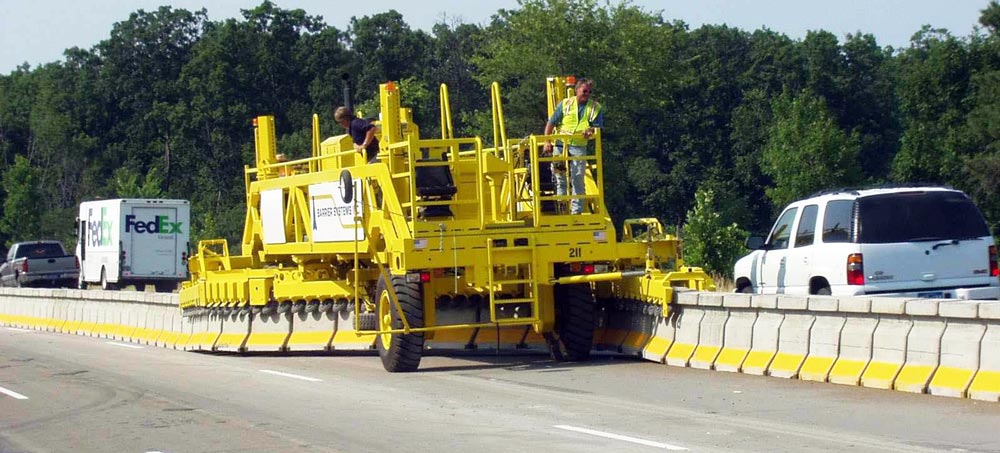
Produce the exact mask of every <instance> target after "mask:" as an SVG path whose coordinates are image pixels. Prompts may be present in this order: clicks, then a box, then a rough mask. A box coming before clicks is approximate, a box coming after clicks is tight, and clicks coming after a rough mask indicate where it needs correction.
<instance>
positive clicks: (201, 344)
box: [185, 332, 219, 351]
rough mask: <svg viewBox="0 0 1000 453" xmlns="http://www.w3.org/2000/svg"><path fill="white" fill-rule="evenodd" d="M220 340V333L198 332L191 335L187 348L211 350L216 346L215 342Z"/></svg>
mask: <svg viewBox="0 0 1000 453" xmlns="http://www.w3.org/2000/svg"><path fill="white" fill-rule="evenodd" d="M218 338H219V333H218V332H197V333H193V334H191V337H190V338H188V341H187V343H186V344H185V346H187V347H191V348H192V349H202V350H206V351H207V350H211V349H212V346H215V340H217V339H218Z"/></svg>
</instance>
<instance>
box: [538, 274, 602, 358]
mask: <svg viewBox="0 0 1000 453" xmlns="http://www.w3.org/2000/svg"><path fill="white" fill-rule="evenodd" d="M554 291H555V302H556V326H555V338H553V339H551V340H550V341H549V350H550V352H551V353H552V358H554V359H556V360H560V361H571V362H573V361H579V360H586V359H587V358H588V357H590V350H591V349H592V348H593V347H594V305H595V302H594V293H593V292H592V291H591V289H590V284H589V283H579V284H575V285H557V286H556V287H555V289H554Z"/></svg>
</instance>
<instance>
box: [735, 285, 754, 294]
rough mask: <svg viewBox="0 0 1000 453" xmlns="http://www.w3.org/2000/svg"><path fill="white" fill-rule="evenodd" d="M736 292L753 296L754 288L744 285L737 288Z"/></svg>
mask: <svg viewBox="0 0 1000 453" xmlns="http://www.w3.org/2000/svg"><path fill="white" fill-rule="evenodd" d="M736 292H738V293H743V294H753V286H751V285H743V286H741V287H739V288H737V289H736Z"/></svg>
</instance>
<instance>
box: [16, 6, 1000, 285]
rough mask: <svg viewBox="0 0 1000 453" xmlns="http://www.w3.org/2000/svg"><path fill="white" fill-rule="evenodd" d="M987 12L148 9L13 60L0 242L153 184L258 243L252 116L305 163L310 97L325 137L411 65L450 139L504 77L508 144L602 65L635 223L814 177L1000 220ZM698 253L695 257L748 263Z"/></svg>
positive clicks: (763, 212)
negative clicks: (342, 115)
mask: <svg viewBox="0 0 1000 453" xmlns="http://www.w3.org/2000/svg"><path fill="white" fill-rule="evenodd" d="M971 25H973V24H970V26H971ZM980 25H981V27H982V28H977V29H975V31H974V32H973V33H972V34H970V35H968V36H967V37H958V36H955V35H952V34H951V33H950V32H948V31H946V30H938V29H933V28H930V27H925V28H923V29H921V30H915V34H914V36H913V38H912V40H911V42H910V44H909V47H906V48H901V49H893V48H890V47H880V46H879V45H878V44H877V43H876V41H875V39H874V37H872V36H871V35H867V34H860V33H859V34H854V35H848V36H846V37H845V38H844V39H843V40H842V41H841V40H839V39H838V37H836V36H834V35H833V34H831V33H828V32H825V31H814V32H810V33H809V34H808V35H807V36H806V37H805V38H804V39H802V40H793V39H790V38H788V37H787V36H784V35H782V34H780V33H776V32H774V31H771V30H767V29H761V30H754V31H746V30H739V29H735V28H730V27H727V26H718V25H706V26H702V27H699V28H697V29H690V28H689V27H688V26H687V25H686V24H684V23H683V22H679V21H670V20H669V19H668V18H665V17H664V16H663V15H662V14H661V13H659V12H650V11H645V10H642V9H641V8H639V7H636V6H633V5H630V4H627V3H624V4H613V5H607V4H604V3H598V2H597V1H596V0H522V1H521V2H520V5H519V7H518V8H516V9H513V10H500V11H498V12H497V13H496V14H495V15H494V16H493V19H492V21H491V22H490V23H489V24H486V25H482V26H480V25H471V24H460V23H452V24H446V23H440V24H437V25H436V26H434V28H433V29H432V30H431V31H430V32H429V33H428V32H425V31H421V30H414V29H411V28H410V27H409V25H408V24H407V23H406V22H405V21H404V19H403V17H402V16H401V15H400V14H399V13H397V12H396V11H389V12H386V13H381V14H376V15H373V16H365V17H360V18H357V17H355V18H352V19H351V21H350V26H349V28H348V29H347V30H338V29H336V28H334V27H330V26H328V25H326V24H325V23H324V21H323V19H322V18H321V17H317V16H311V15H309V14H308V13H307V12H305V11H303V10H299V9H295V10H286V9H282V8H280V7H279V6H278V5H276V4H274V3H272V2H270V1H265V2H263V3H261V4H260V5H259V6H257V7H255V8H252V9H249V10H245V11H243V17H242V18H240V19H228V20H225V21H211V20H209V18H208V17H207V14H206V12H205V11H204V10H202V11H187V10H183V9H172V8H170V7H162V8H160V9H158V10H156V11H142V10H140V11H137V12H135V13H133V14H132V15H130V16H129V17H128V18H126V19H125V20H123V21H121V22H118V23H116V24H115V25H114V26H113V27H112V29H111V30H110V33H109V36H108V38H107V39H105V40H103V41H101V42H100V43H98V44H97V45H96V46H94V47H93V48H91V49H79V48H73V49H68V50H66V52H65V58H64V60H62V61H58V62H54V63H49V64H45V65H42V66H39V67H36V68H30V67H28V66H27V65H25V66H23V67H21V68H18V69H17V70H15V71H13V72H12V73H10V74H7V75H0V174H2V175H3V177H2V181H3V192H2V193H0V202H2V206H3V208H4V212H3V213H2V215H0V243H9V242H10V241H15V240H21V239H34V238H41V237H55V238H58V239H63V240H67V242H68V243H72V242H73V240H72V237H73V233H72V228H73V226H72V219H73V217H74V216H73V212H74V207H75V206H76V205H77V204H78V203H79V202H80V201H82V200H89V199H94V198H98V197H114V196H133V195H162V196H165V197H176V198H186V199H189V200H191V201H192V204H193V213H192V215H193V219H192V220H193V233H194V239H201V238H208V237H217V236H222V237H226V238H228V239H230V240H231V241H232V242H238V238H239V235H240V234H241V231H242V223H243V215H244V211H245V207H244V197H243V171H242V170H243V167H244V165H247V164H249V163H250V162H251V159H252V141H253V137H252V133H251V128H250V121H251V119H252V117H253V116H255V115H260V114H273V115H275V116H276V118H277V124H278V131H279V147H280V148H281V149H282V151H283V152H285V153H286V154H290V155H291V156H293V157H298V156H302V155H305V154H306V153H308V148H309V140H310V131H309V128H310V121H311V120H310V116H311V114H312V113H313V112H317V113H319V114H320V115H321V116H322V118H323V121H322V123H323V133H324V135H332V134H335V133H341V131H340V129H339V128H338V127H336V125H335V123H334V122H333V121H332V120H331V116H332V111H333V109H334V108H335V107H336V106H337V105H339V104H341V103H342V102H343V100H342V98H341V97H342V83H343V81H342V80H341V76H342V75H343V74H345V73H349V74H351V78H350V82H349V83H350V84H351V86H352V88H353V92H354V93H355V94H354V97H355V99H354V101H355V103H357V104H358V105H361V106H364V107H366V108H363V109H362V110H363V111H364V112H365V114H366V115H369V116H372V115H374V114H375V113H376V112H374V111H372V107H373V106H374V105H375V97H376V93H377V84H378V83H380V82H383V81H387V80H398V81H401V85H402V86H403V87H404V96H405V97H404V102H406V103H407V104H409V105H411V106H413V107H414V110H415V115H416V120H417V122H418V124H420V125H421V128H422V129H421V130H422V133H423V135H424V136H428V137H429V136H435V135H438V134H440V126H439V124H438V120H437V118H438V116H437V106H438V99H437V94H436V93H437V91H438V90H437V86H438V84H439V83H447V84H448V86H449V88H450V92H451V101H452V112H453V117H454V118H455V120H456V122H457V124H456V135H459V136H465V135H473V134H475V135H480V136H482V137H483V138H484V140H486V141H487V142H490V141H492V140H493V135H492V127H491V125H490V120H489V103H488V99H489V96H488V88H489V84H490V83H491V82H493V81H498V82H500V85H501V87H502V93H503V97H504V100H505V105H504V108H505V113H506V116H507V118H508V120H509V124H508V136H510V137H521V136H524V135H527V134H530V133H540V132H541V131H542V128H543V126H544V121H545V104H544V96H543V94H544V83H543V80H544V77H546V76H550V75H559V74H574V75H577V76H583V77H590V78H593V79H595V80H596V87H595V88H596V92H595V93H596V94H595V96H596V98H597V99H598V100H599V101H600V102H602V104H603V105H604V111H605V114H606V124H605V129H604V134H603V136H604V138H605V143H604V145H605V146H604V149H605V150H606V153H607V155H608V156H607V159H606V161H605V164H606V175H607V188H606V189H607V190H606V194H607V201H608V205H609V206H610V209H611V211H612V213H613V215H614V217H615V218H616V219H617V220H619V221H620V220H621V219H622V218H624V217H632V216H638V215H642V216H656V217H659V218H661V219H662V220H663V221H664V223H666V224H668V225H670V224H674V225H681V224H683V223H684V222H685V220H686V219H687V218H688V217H689V216H688V213H689V211H691V212H693V213H698V212H699V210H698V208H697V207H695V202H696V197H695V194H696V192H698V191H699V190H700V191H703V193H705V194H709V193H710V194H714V196H713V197H712V200H711V201H710V202H705V203H710V205H711V206H710V208H711V212H712V213H714V214H717V215H718V218H715V219H714V220H712V222H716V223H717V225H719V227H720V228H729V227H728V225H732V224H734V223H735V224H736V225H738V227H737V230H734V231H762V230H764V229H766V228H767V226H768V225H769V224H770V222H771V220H772V218H773V216H774V214H775V212H774V210H775V209H776V208H780V207H781V204H783V203H785V202H786V201H788V200H791V199H794V198H797V197H801V196H804V195H807V194H808V193H809V192H812V191H815V190H819V189H824V188H830V187H836V186H854V185H867V184H881V183H902V182H919V183H941V184H950V185H953V186H956V187H958V188H960V189H963V190H966V191H967V192H968V193H969V194H971V195H972V196H973V197H974V198H975V200H976V202H977V203H978V204H979V205H980V206H981V207H982V208H983V210H984V212H985V213H986V215H987V217H988V219H989V220H990V222H991V224H993V225H996V224H997V223H1000V5H998V3H997V2H996V1H993V2H990V3H988V4H986V5H984V10H983V11H982V16H981V19H980ZM692 208H694V210H693V211H692ZM702 209H709V206H708V205H706V206H705V207H703V208H702ZM696 217H697V216H696ZM698 228H702V230H703V229H704V228H703V227H692V228H688V229H686V231H699V230H698ZM699 234H707V233H705V232H704V231H702V233H699ZM690 239H694V240H696V241H707V240H710V238H708V237H707V236H706V238H704V239H698V238H690ZM727 240H728V239H727ZM706 246H707V244H689V245H688V250H689V251H690V250H702V251H705V250H706V249H705V247H706ZM699 247H700V248H699ZM720 253H721V252H720ZM727 253H728V252H727ZM727 257H728V255H727ZM691 258H696V257H691ZM699 259H700V260H702V261H703V262H701V263H699V262H697V261H699ZM699 259H694V260H691V259H689V260H688V261H689V262H691V264H706V265H709V266H711V267H713V268H716V270H717V271H720V272H721V271H724V270H725V268H726V267H727V265H726V264H725V263H724V262H717V261H718V260H719V259H722V258H719V257H711V256H708V255H704V254H703V255H702V256H701V257H700V258H699ZM726 259H729V258H726Z"/></svg>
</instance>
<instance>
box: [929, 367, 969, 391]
mask: <svg viewBox="0 0 1000 453" xmlns="http://www.w3.org/2000/svg"><path fill="white" fill-rule="evenodd" d="M975 375H976V370H968V369H965V368H955V367H950V366H942V367H938V369H937V371H936V372H934V378H933V379H931V383H930V385H931V386H932V387H943V388H945V389H949V390H953V391H954V392H955V393H954V396H956V397H958V398H965V397H966V396H967V394H966V393H965V391H966V390H967V389H968V388H969V384H972V377H973V376H975ZM949 396H951V395H949Z"/></svg>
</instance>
